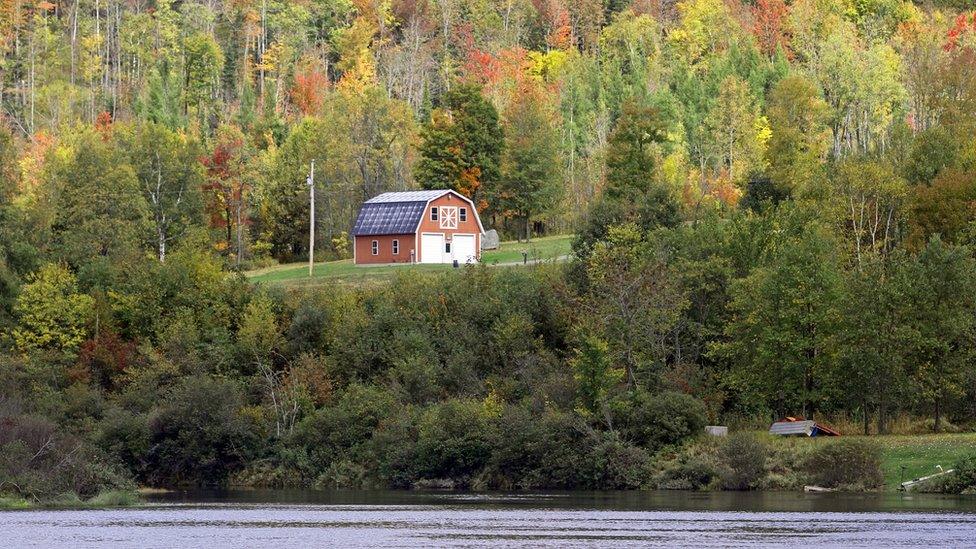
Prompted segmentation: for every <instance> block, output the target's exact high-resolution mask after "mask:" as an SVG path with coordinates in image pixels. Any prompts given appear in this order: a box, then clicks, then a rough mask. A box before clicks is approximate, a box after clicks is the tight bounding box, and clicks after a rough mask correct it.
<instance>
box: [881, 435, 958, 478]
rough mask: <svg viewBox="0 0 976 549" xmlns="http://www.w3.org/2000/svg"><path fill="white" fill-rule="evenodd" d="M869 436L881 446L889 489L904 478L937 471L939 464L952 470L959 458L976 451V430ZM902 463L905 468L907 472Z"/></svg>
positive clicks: (882, 464)
mask: <svg viewBox="0 0 976 549" xmlns="http://www.w3.org/2000/svg"><path fill="white" fill-rule="evenodd" d="M869 438H870V440H873V441H874V442H877V443H878V444H880V445H881V456H882V463H881V467H882V469H883V470H884V475H885V489H887V490H896V489H897V488H898V485H899V484H900V483H901V482H902V480H912V479H914V478H918V477H922V476H926V475H931V474H933V473H936V472H937V470H936V468H935V466H936V465H941V466H942V467H944V468H946V469H949V468H951V467H952V466H953V465H954V464H955V463H956V461H958V460H959V458H961V457H963V456H965V455H967V454H971V453H973V452H976V433H965V434H955V435H948V434H939V435H888V436H875V437H869ZM902 466H904V467H905V469H904V473H902Z"/></svg>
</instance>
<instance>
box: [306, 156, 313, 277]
mask: <svg viewBox="0 0 976 549" xmlns="http://www.w3.org/2000/svg"><path fill="white" fill-rule="evenodd" d="M305 182H306V183H308V210H309V216H308V218H309V219H308V277H309V278H311V277H312V265H314V263H315V159H314V158H313V159H312V167H311V168H310V169H309V171H308V179H307V180H306V181H305Z"/></svg>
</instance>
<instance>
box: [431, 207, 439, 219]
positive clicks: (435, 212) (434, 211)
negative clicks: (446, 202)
mask: <svg viewBox="0 0 976 549" xmlns="http://www.w3.org/2000/svg"><path fill="white" fill-rule="evenodd" d="M439 213H440V212H438V210H437V206H431V207H430V220H431V221H437V219H438V217H440V216H439V215H438V214H439Z"/></svg>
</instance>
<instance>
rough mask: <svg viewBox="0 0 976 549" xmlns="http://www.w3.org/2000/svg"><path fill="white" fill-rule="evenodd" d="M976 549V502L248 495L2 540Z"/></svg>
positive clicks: (115, 513)
mask: <svg viewBox="0 0 976 549" xmlns="http://www.w3.org/2000/svg"><path fill="white" fill-rule="evenodd" d="M489 545H490V546H492V547H526V546H534V547H555V546H560V547H621V546H642V547H649V546H667V547H676V546H691V547H732V546H750V547H766V546H778V547H782V546H794V547H808V546H818V547H854V546H860V547H864V546H872V547H885V546H887V547H891V546H900V547H904V546H910V547H976V498H972V497H938V496H923V495H914V496H904V495H898V494H889V495H877V494H872V495H851V494H793V493H788V494H787V493H728V492H726V493H687V492H638V493H634V492H629V493H608V492H601V493H572V494H566V493H544V494H458V493H417V492H293V491H241V492H235V491H232V492H219V493H217V492H192V493H177V494H166V495H164V496H158V497H155V498H153V499H152V501H151V502H150V503H149V505H148V506H145V507H140V508H137V509H106V510H82V511H10V512H0V548H7V547H11V548H12V547H178V548H188V547H206V548H208V549H218V548H225V547H228V548H235V549H238V548H244V547H275V548H286V547H326V546H336V547H390V546H394V547H432V546H438V547H441V546H444V547H471V546H489Z"/></svg>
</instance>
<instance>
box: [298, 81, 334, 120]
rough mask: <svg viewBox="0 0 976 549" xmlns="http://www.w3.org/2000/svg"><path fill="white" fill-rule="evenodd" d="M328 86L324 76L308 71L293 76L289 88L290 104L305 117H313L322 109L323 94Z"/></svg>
mask: <svg viewBox="0 0 976 549" xmlns="http://www.w3.org/2000/svg"><path fill="white" fill-rule="evenodd" d="M327 86H328V80H327V79H326V77H325V75H324V74H322V73H321V72H319V71H317V70H315V69H309V70H307V71H305V72H303V73H300V74H296V75H295V83H294V84H293V85H292V87H291V102H292V103H293V104H294V105H295V106H296V107H298V110H299V111H301V112H302V114H304V115H306V116H314V115H316V114H318V113H319V109H321V108H322V99H323V92H324V91H325V89H326V87H327Z"/></svg>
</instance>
